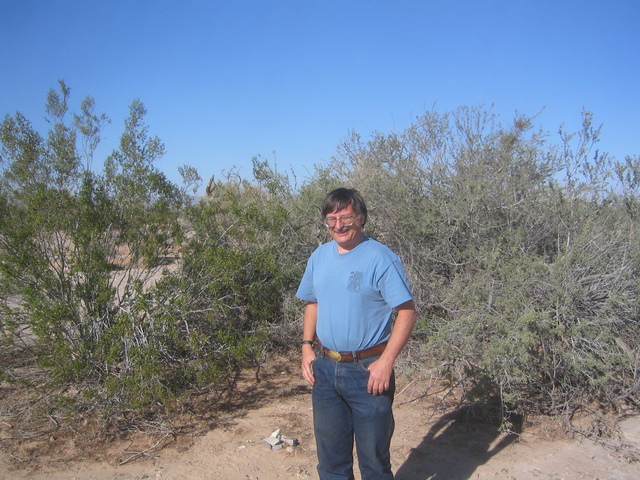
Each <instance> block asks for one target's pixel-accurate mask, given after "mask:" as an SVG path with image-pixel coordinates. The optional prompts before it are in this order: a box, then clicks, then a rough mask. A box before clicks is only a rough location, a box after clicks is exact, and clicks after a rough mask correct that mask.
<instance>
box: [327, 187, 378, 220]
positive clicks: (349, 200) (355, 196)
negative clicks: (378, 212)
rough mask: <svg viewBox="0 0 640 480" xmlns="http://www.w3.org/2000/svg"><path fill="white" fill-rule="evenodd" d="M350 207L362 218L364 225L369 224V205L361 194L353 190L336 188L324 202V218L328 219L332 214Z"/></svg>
mask: <svg viewBox="0 0 640 480" xmlns="http://www.w3.org/2000/svg"><path fill="white" fill-rule="evenodd" d="M349 205H351V207H353V211H354V212H355V213H356V215H358V216H359V217H361V218H362V223H363V225H364V224H365V223H366V222H367V205H366V204H365V203H364V198H362V195H360V192H358V191H357V190H355V189H353V188H336V189H335V190H333V191H331V192H329V193H328V194H327V196H326V197H325V198H324V201H323V202H322V217H323V218H324V217H326V216H327V215H329V214H330V213H331V212H335V211H336V210H342V209H343V208H347V207H348V206H349Z"/></svg>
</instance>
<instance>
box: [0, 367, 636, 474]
mask: <svg viewBox="0 0 640 480" xmlns="http://www.w3.org/2000/svg"><path fill="white" fill-rule="evenodd" d="M260 377H261V381H260V382H259V383H256V382H253V381H251V380H250V379H248V380H247V381H246V382H245V383H244V385H243V386H242V388H241V394H242V397H241V398H243V399H244V401H241V402H239V403H238V404H237V405H235V406H233V408H220V407H219V406H218V407H215V406H212V408H211V409H210V410H209V411H205V412H201V413H200V414H199V415H194V416H193V422H195V423H194V424H193V425H191V428H190V429H189V428H184V425H183V428H182V433H180V434H178V435H154V436H150V435H144V434H135V433H132V434H130V435H128V436H126V438H121V439H116V440H112V441H110V442H108V443H101V444H97V445H94V446H92V447H91V448H89V447H87V445H86V444H82V445H79V444H78V443H76V442H75V441H74V439H73V436H72V435H71V436H70V435H65V434H63V432H59V433H55V432H54V433H52V434H51V435H50V436H49V438H47V439H45V440H46V444H47V448H45V449H43V448H42V443H41V445H40V448H36V446H35V444H30V442H29V441H28V439H26V438H25V440H24V441H14V442H12V443H11V442H6V440H7V439H9V438H10V437H11V435H14V436H15V435H16V432H14V431H12V429H11V425H10V422H3V423H2V425H0V439H4V440H5V441H3V442H2V447H3V448H2V449H1V450H0V479H12V480H22V479H32V480H44V479H48V480H71V479H74V480H112V479H113V480H116V479H118V480H124V479H127V480H134V479H136V480H141V479H163V480H179V479H216V480H218V479H219V480H284V479H317V478H318V476H317V473H316V469H315V465H316V456H315V443H314V438H313V427H312V411H311V389H310V387H309V386H308V385H307V384H306V383H305V382H304V380H303V379H302V378H301V376H300V374H299V373H298V365H297V361H292V362H289V361H285V360H281V361H279V362H276V363H272V364H271V365H269V366H268V367H265V368H263V370H262V372H261V375H260ZM395 417H396V433H395V436H394V440H393V443H392V461H393V468H394V471H395V472H396V478H397V480H427V479H437V480H467V479H469V480H470V479H508V480H511V479H541V480H546V479H549V480H560V479H563V480H574V479H575V480H577V479H588V480H595V479H598V480H614V479H615V480H637V479H639V478H640V464H639V463H634V462H631V461H629V458H630V457H629V455H626V456H625V452H624V451H622V450H620V449H617V448H614V447H615V446H619V445H623V444H624V445H626V446H627V448H631V450H632V451H633V450H634V449H635V450H636V451H637V450H638V448H640V418H638V417H632V418H629V419H628V420H626V421H625V422H624V423H623V424H622V426H623V429H622V431H621V434H622V435H623V436H621V437H620V438H619V439H617V440H616V441H615V442H612V443H611V444H610V445H608V446H604V445H602V444H599V443H594V442H593V441H591V440H588V439H586V438H569V437H568V436H567V435H566V434H565V433H563V432H562V429H561V428H559V427H558V426H557V422H550V421H538V420H531V419H525V420H524V421H523V424H522V426H521V431H520V432H519V433H518V434H517V435H507V434H504V433H501V432H500V431H499V430H498V429H497V428H496V426H495V425H488V424H483V423H479V422H478V421H470V420H468V419H465V417H463V416H461V415H460V412H459V411H457V410H456V409H455V406H453V407H452V405H450V404H446V402H443V399H442V398H441V397H439V394H438V393H429V391H428V390H427V391H426V390H425V388H424V385H421V384H420V382H417V381H407V379H403V378H402V377H400V376H399V377H398V393H397V395H396V406H395ZM0 420H1V419H0ZM196 423H197V424H196ZM187 427H188V426H187ZM278 429H279V430H280V431H281V433H282V434H283V435H287V436H291V437H294V438H296V439H297V440H298V442H299V444H298V445H297V446H296V447H295V448H290V449H289V450H287V449H284V448H283V449H281V450H271V449H269V448H267V447H266V446H265V444H264V439H265V438H266V437H269V436H270V435H271V434H272V432H274V431H275V430H278ZM40 442H43V440H42V439H40ZM356 478H357V479H360V476H359V473H358V472H357V468H356Z"/></svg>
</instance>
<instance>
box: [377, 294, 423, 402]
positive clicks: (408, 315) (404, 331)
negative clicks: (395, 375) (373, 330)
mask: <svg viewBox="0 0 640 480" xmlns="http://www.w3.org/2000/svg"><path fill="white" fill-rule="evenodd" d="M396 311H397V312H398V315H397V317H396V321H395V323H394V325H393V330H392V331H391V337H390V338H389V343H387V347H386V348H385V349H384V352H383V353H382V355H380V358H379V359H378V360H376V361H375V362H373V363H372V364H371V365H369V384H368V385H367V390H368V391H369V393H372V394H374V395H380V394H382V393H383V392H384V391H386V390H388V389H389V387H390V385H391V373H392V372H393V364H394V363H395V361H396V358H398V355H400V352H401V351H402V349H403V348H404V347H405V345H406V344H407V342H408V341H409V337H411V332H412V331H413V326H414V325H415V323H416V319H417V318H418V314H417V313H416V306H415V303H414V302H413V300H411V301H409V302H405V303H403V304H402V305H399V306H398V307H396Z"/></svg>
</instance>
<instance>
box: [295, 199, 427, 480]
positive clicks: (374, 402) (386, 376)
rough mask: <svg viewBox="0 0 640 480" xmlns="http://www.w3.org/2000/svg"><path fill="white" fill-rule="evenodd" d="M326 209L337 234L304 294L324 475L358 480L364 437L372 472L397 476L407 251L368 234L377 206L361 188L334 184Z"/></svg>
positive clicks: (312, 267)
mask: <svg viewBox="0 0 640 480" xmlns="http://www.w3.org/2000/svg"><path fill="white" fill-rule="evenodd" d="M322 216H323V218H324V222H325V226H326V227H327V229H328V231H329V234H330V235H331V238H332V241H331V242H328V243H325V244H324V245H321V246H320V247H318V248H317V249H316V250H315V251H314V252H313V254H312V255H311V257H310V258H309V261H308V263H307V268H306V270H305V273H304V276H303V278H302V281H301V283H300V286H299V288H298V291H297V294H296V295H297V296H298V298H300V299H302V300H305V301H306V302H307V305H306V307H305V312H304V320H303V341H302V375H303V376H304V378H305V379H306V380H307V381H308V382H309V383H310V384H311V385H313V394H312V404H313V417H314V429H315V436H316V443H317V448H318V473H319V475H320V479H321V480H337V479H353V478H354V476H353V444H354V439H355V445H356V451H357V453H358V463H359V467H360V473H361V475H362V478H363V480H373V479H392V478H393V474H392V472H391V459H390V453H389V446H390V443H391V436H392V435H393V429H394V420H393V413H392V403H393V396H394V393H395V377H394V373H393V365H394V362H395V360H396V358H397V356H398V354H399V353H400V351H401V350H402V349H403V348H404V346H405V345H406V343H407V341H408V340H409V336H410V335H411V331H412V329H413V325H414V323H415V321H416V310H415V305H414V303H413V298H412V295H411V291H410V288H409V284H408V281H407V277H406V274H405V270H404V267H403V265H402V262H401V260H400V258H399V257H398V256H397V255H396V254H395V253H393V252H392V251H391V250H390V249H389V248H388V247H386V246H384V245H383V244H381V243H379V242H377V241H376V240H373V239H372V238H370V237H368V236H366V235H365V234H364V231H363V229H364V226H365V223H366V222H367V207H366V205H365V202H364V199H363V198H362V196H361V195H360V194H359V193H358V192H357V191H356V190H353V189H346V188H338V189H337V190H334V191H332V192H330V193H329V194H328V195H327V196H326V198H325V199H324V202H323V204H322ZM394 310H395V311H396V312H397V315H396V318H395V322H394V321H393V313H394ZM316 338H317V339H318V341H319V342H320V343H319V345H318V352H319V353H318V354H316V350H315V349H314V348H313V347H314V340H315V339H316Z"/></svg>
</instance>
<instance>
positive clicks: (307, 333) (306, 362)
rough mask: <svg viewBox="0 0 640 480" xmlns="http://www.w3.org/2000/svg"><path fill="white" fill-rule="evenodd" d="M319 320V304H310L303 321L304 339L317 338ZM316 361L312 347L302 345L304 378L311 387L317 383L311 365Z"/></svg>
mask: <svg viewBox="0 0 640 480" xmlns="http://www.w3.org/2000/svg"><path fill="white" fill-rule="evenodd" d="M317 320H318V304H317V303H316V302H308V303H307V306H306V307H305V309H304V318H303V321H302V339H303V340H314V339H315V338H316V322H317ZM315 359H316V352H315V351H314V350H313V346H312V345H302V376H303V377H304V378H305V380H306V381H307V382H309V383H310V384H311V385H313V384H314V383H316V377H315V376H314V375H313V368H312V366H311V363H312V362H313V361H314V360H315Z"/></svg>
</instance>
